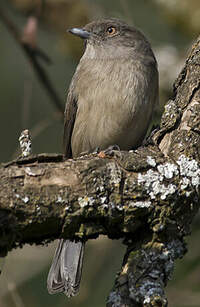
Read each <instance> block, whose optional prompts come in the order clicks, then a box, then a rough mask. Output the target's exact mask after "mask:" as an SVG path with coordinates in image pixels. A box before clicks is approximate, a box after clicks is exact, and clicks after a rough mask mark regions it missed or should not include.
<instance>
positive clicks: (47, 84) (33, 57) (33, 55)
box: [0, 8, 63, 118]
mask: <svg viewBox="0 0 200 307" xmlns="http://www.w3.org/2000/svg"><path fill="white" fill-rule="evenodd" d="M0 19H1V20H2V21H3V23H4V24H5V26H6V27H7V29H8V30H9V32H10V33H11V35H12V36H13V37H14V38H15V40H16V42H17V43H18V45H19V46H20V47H21V48H22V50H23V51H24V53H25V54H26V56H27V58H28V59H29V61H30V63H31V65H32V67H33V69H34V71H35V73H36V76H37V78H38V79H39V80H40V82H41V83H42V84H43V86H44V88H45V89H46V91H47V93H48V95H49V97H50V99H51V101H52V102H53V104H54V106H55V107H56V109H57V110H58V111H59V112H60V116H61V118H62V116H63V103H62V100H61V99H60V98H59V96H58V94H57V93H56V90H55V89H54V87H53V85H52V83H51V81H50V79H49V77H48V75H47V73H46V71H45V70H44V68H43V67H42V65H41V64H40V63H39V61H38V59H37V55H40V54H43V55H44V52H43V51H41V50H40V49H39V48H35V47H33V46H31V45H30V44H28V43H25V42H23V40H22V39H21V35H20V34H19V31H18V29H17V26H16V25H15V24H14V23H13V21H11V19H9V18H8V16H7V15H6V14H5V13H4V11H3V9H2V8H0ZM43 58H44V56H43ZM45 58H46V59H48V56H45Z"/></svg>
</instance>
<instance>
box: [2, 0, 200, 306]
mask: <svg viewBox="0 0 200 307" xmlns="http://www.w3.org/2000/svg"><path fill="white" fill-rule="evenodd" d="M2 11H3V12H4V13H5V14H6V16H7V17H8V18H9V20H11V21H12V22H13V23H14V24H15V25H16V26H17V27H18V29H19V31H20V34H21V35H22V37H23V39H24V40H27V39H30V40H31V43H32V44H33V45H35V46H37V47H39V48H40V49H41V50H43V51H44V52H45V53H46V54H47V55H48V56H49V58H50V59H51V61H52V64H51V65H47V64H46V63H45V62H44V61H42V59H39V61H40V63H41V65H42V67H43V68H44V69H45V71H46V72H47V74H48V77H49V78H50V80H51V82H52V84H53V87H54V89H55V91H56V92H57V95H58V97H59V99H60V101H61V102H62V104H63V109H64V103H65V99H66V94H67V88H68V86H69V82H70V80H71V77H72V75H73V73H74V70H75V67H76V65H77V63H78V60H79V58H80V56H81V53H82V41H81V40H79V39H78V38H76V37H73V36H72V35H70V34H68V33H66V29H67V28H69V27H74V26H82V25H84V24H86V23H87V22H89V21H91V20H93V19H97V18H99V17H117V18H121V19H123V20H125V21H127V22H128V23H130V24H134V25H136V26H137V27H138V28H140V29H141V30H142V31H143V32H144V33H145V35H146V36H147V37H148V38H149V40H150V41H151V43H152V47H153V50H154V52H155V55H156V57H157V60H158V64H159V72H160V102H161V105H163V104H164V103H165V102H166V101H167V100H168V99H169V97H170V95H171V91H172V84H173V81H174V80H175V78H176V77H177V75H178V73H179V72H180V69H181V67H182V65H183V63H184V61H185V59H186V56H187V53H188V51H189V48H190V47H191V44H192V42H193V41H194V39H195V38H196V37H197V36H198V34H199V29H200V1H199V0H190V1H188V0H168V1H165V0H140V1H136V0H124V1H123V0H121V1H120V0H115V1H107V0H105V1H104V0H46V1H45V0H10V1H9V0H7V1H6V0H5V1H4V0H1V2H0V15H1V13H2ZM31 16H35V17H34V18H33V17H31ZM31 18H32V19H31ZM32 21H34V22H33V23H31V22H32ZM28 30H30V31H28ZM27 37H28V38H27ZM0 93H1V95H0V96H1V99H0V110H1V117H0V139H1V145H0V146H1V147H0V148H1V150H0V161H1V162H5V161H9V160H11V159H13V158H14V157H16V155H17V153H18V137H19V135H20V133H21V131H22V130H23V129H29V130H30V131H31V134H32V140H33V151H34V153H41V152H62V118H61V117H60V116H59V112H58V110H57V108H56V107H55V105H54V104H53V103H52V101H51V99H50V97H49V95H48V93H47V91H46V89H44V86H43V84H41V82H40V81H39V80H38V78H37V76H36V74H35V72H34V71H33V68H32V65H31V63H30V61H29V60H28V59H27V58H26V57H25V55H24V53H23V51H22V49H21V48H20V46H19V45H18V44H17V43H16V41H15V39H14V38H13V36H12V35H11V33H10V32H9V31H8V29H7V27H6V26H5V23H4V22H2V19H1V18H0ZM199 226H200V218H199V217H197V218H196V220H195V223H194V225H193V235H192V237H191V238H189V239H188V248H189V252H188V254H187V255H186V256H185V257H184V259H183V260H180V261H177V263H176V267H175V273H174V276H173V280H172V281H171V282H169V285H168V287H167V290H166V291H167V295H168V298H169V306H172V307H179V306H180V307H181V306H187V307H195V306H196V307H197V306H200V244H199V235H200V227H199ZM55 245H56V242H54V243H52V244H50V245H49V246H48V247H34V246H32V247H30V246H26V247H24V248H23V249H19V250H16V251H13V252H11V253H10V254H9V255H8V257H7V258H6V261H5V265H4V267H3V273H2V274H1V276H0V306H1V307H45V306H49V307H51V306H59V307H62V306H72V307H75V306H77V307H78V306H82V307H86V306H87V307H93V306H95V307H101V306H105V300H106V296H107V295H108V293H109V290H110V289H111V288H112V283H113V280H114V277H115V274H116V273H117V271H118V270H119V268H120V265H121V262H122V259H123V253H124V250H125V247H124V246H123V245H122V243H121V242H120V241H111V240H108V239H106V238H105V237H100V238H99V239H98V240H93V241H90V242H88V243H87V248H86V253H85V259H84V269H83V278H82V283H81V289H80V294H79V295H78V296H77V297H74V298H72V299H67V298H66V297H65V296H64V295H62V294H58V295H54V296H50V295H49V294H48V292H47V290H46V278H47V274H48V269H49V266H50V263H51V259H52V257H53V253H54V248H55Z"/></svg>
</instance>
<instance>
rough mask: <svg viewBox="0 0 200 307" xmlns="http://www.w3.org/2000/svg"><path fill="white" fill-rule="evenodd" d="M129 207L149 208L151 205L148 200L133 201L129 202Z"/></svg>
mask: <svg viewBox="0 0 200 307" xmlns="http://www.w3.org/2000/svg"><path fill="white" fill-rule="evenodd" d="M129 206H130V207H137V208H149V207H151V202H150V201H135V202H134V201H133V202H130V204H129Z"/></svg>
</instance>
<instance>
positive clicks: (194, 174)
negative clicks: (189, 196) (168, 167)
mask: <svg viewBox="0 0 200 307" xmlns="http://www.w3.org/2000/svg"><path fill="white" fill-rule="evenodd" d="M177 164H178V165H179V168H180V175H181V176H184V177H183V178H182V182H181V188H182V189H184V186H186V187H188V186H189V185H190V184H191V185H192V186H193V187H195V188H198V187H199V185H200V167H199V164H198V162H197V161H196V160H194V159H189V158H188V157H186V156H184V155H181V156H180V157H179V159H178V160H177ZM188 180H189V181H188Z"/></svg>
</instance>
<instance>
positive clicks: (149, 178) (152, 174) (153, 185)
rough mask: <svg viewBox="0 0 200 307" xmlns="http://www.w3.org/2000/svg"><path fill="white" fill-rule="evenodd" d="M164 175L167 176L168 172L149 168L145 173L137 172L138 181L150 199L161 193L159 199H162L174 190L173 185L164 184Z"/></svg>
mask: <svg viewBox="0 0 200 307" xmlns="http://www.w3.org/2000/svg"><path fill="white" fill-rule="evenodd" d="M160 170H161V169H160ZM165 175H166V176H169V174H168V172H166V173H165V172H162V171H161V172H158V171H153V170H151V169H150V170H148V171H147V172H146V174H138V183H139V184H143V186H144V188H145V190H146V192H147V193H148V194H149V195H150V197H151V199H155V198H156V196H157V195H161V196H160V197H161V199H163V200H164V199H166V198H167V196H168V195H171V194H174V193H175V192H176V186H175V185H173V184H168V185H167V184H166V185H164V184H163V183H162V182H163V180H164V177H165Z"/></svg>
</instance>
